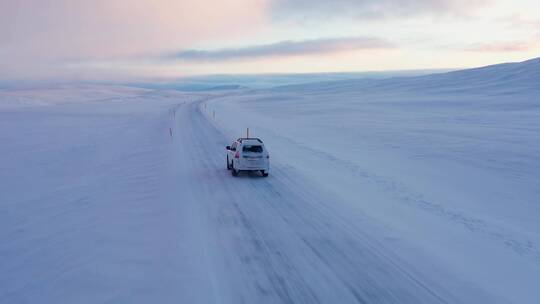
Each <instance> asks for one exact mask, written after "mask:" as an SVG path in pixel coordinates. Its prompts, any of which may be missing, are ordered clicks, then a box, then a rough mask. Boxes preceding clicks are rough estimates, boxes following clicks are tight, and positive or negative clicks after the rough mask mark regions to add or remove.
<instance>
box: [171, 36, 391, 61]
mask: <svg viewBox="0 0 540 304" xmlns="http://www.w3.org/2000/svg"><path fill="white" fill-rule="evenodd" d="M389 48H394V45H393V44H392V43H390V42H388V41H386V40H383V39H379V38H370V37H349V38H328V39H316V40H303V41H282V42H277V43H272V44H265V45H257V46H248V47H243V48H231V49H220V50H186V51H181V52H178V53H174V54H167V55H165V56H163V57H162V59H164V60H183V61H225V60H243V59H251V58H260V57H272V56H294V55H312V54H325V53H336V52H343V51H352V50H368V49H389Z"/></svg>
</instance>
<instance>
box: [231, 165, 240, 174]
mask: <svg viewBox="0 0 540 304" xmlns="http://www.w3.org/2000/svg"><path fill="white" fill-rule="evenodd" d="M231 173H232V176H238V170H236V169H235V168H234V162H233V163H232V165H231Z"/></svg>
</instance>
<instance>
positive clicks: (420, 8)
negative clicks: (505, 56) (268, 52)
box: [271, 0, 492, 20]
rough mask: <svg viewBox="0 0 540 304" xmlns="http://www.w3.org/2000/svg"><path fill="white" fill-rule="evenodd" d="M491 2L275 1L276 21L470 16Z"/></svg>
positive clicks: (444, 0)
mask: <svg viewBox="0 0 540 304" xmlns="http://www.w3.org/2000/svg"><path fill="white" fill-rule="evenodd" d="M491 2H492V0H333V1H328V0H272V4H271V7H272V9H273V12H274V17H275V18H277V19H310V18H313V19H319V20H320V18H321V17H327V18H328V17H330V18H332V17H335V18H340V19H341V18H344V17H346V18H355V19H367V20H372V19H382V18H393V17H406V16H417V15H425V14H434V15H467V14H469V13H470V12H471V10H473V9H476V8H479V7H483V6H485V5H487V4H489V3H491Z"/></svg>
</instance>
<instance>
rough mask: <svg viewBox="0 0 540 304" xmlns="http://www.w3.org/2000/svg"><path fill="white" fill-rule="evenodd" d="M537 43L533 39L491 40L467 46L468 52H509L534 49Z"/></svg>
mask: <svg viewBox="0 0 540 304" xmlns="http://www.w3.org/2000/svg"><path fill="white" fill-rule="evenodd" d="M537 44H538V43H536V42H534V41H530V42H522V41H511V42H492V43H477V44H473V45H471V46H469V47H467V48H466V49H465V50H466V51H468V52H484V53H509V52H526V51H530V50H532V49H534V47H535V46H536V45H537Z"/></svg>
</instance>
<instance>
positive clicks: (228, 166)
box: [227, 155, 231, 170]
mask: <svg viewBox="0 0 540 304" xmlns="http://www.w3.org/2000/svg"><path fill="white" fill-rule="evenodd" d="M227 170H231V165H229V155H227Z"/></svg>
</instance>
